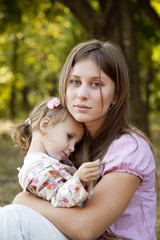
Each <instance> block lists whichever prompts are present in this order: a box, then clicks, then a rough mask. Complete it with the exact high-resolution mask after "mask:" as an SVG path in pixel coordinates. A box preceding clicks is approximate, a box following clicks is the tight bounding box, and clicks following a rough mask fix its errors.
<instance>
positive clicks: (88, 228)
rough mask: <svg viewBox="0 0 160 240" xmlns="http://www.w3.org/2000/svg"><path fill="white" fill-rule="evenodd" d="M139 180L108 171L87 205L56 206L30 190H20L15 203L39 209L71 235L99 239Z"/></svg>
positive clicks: (129, 196) (59, 227)
mask: <svg viewBox="0 0 160 240" xmlns="http://www.w3.org/2000/svg"><path fill="white" fill-rule="evenodd" d="M139 183H140V179H139V177H137V176H135V175H133V174H128V173H116V172H114V173H109V174H106V175H105V176H104V177H103V178H102V179H101V180H100V181H99V183H98V184H97V185H96V186H95V188H94V192H93V195H92V196H91V198H90V199H89V200H88V201H87V204H86V205H85V207H84V208H79V207H73V208H54V207H53V206H52V204H51V203H50V202H48V201H45V200H42V199H40V198H38V197H34V196H33V195H31V194H27V193H19V194H18V195H17V196H16V197H15V199H14V201H13V203H17V204H23V205H25V206H28V207H30V208H32V209H34V210H35V211H37V212H39V213H40V214H41V215H43V216H44V217H46V218H47V219H48V220H49V221H51V222H52V223H53V224H54V225H55V226H56V227H57V228H58V229H59V230H60V231H62V232H63V233H64V234H65V235H66V236H68V237H69V238H70V239H81V240H89V239H97V238H98V237H99V236H100V235H101V234H102V233H103V232H104V231H105V230H106V229H107V228H108V227H109V226H110V225H111V224H112V223H113V222H114V221H115V220H116V219H117V218H118V217H119V216H120V215H121V214H122V213H123V212H124V210H125V209H126V207H127V206H128V204H129V202H130V200H131V199H132V197H133V194H134V192H135V191H136V189H137V187H138V185H139ZM68 219H69V221H68ZM95 222H96V223H97V224H95Z"/></svg>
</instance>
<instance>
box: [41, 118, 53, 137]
mask: <svg viewBox="0 0 160 240" xmlns="http://www.w3.org/2000/svg"><path fill="white" fill-rule="evenodd" d="M50 124H51V119H50V118H49V117H44V118H42V120H41V122H40V130H41V131H42V133H44V134H45V133H48V129H49V126H50Z"/></svg>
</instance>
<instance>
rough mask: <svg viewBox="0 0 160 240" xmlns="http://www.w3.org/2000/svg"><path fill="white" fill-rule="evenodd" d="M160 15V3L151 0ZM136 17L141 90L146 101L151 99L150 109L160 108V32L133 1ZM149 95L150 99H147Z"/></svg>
mask: <svg viewBox="0 0 160 240" xmlns="http://www.w3.org/2000/svg"><path fill="white" fill-rule="evenodd" d="M151 3H152V5H153V7H154V8H155V10H156V12H157V13H158V14H159V15H160V4H159V3H158V1H155V0H152V1H151ZM133 8H134V12H135V15H134V18H135V23H136V29H137V39H138V53H139V62H140V69H139V70H140V76H141V80H142V81H141V91H142V96H143V99H144V101H146V100H147V101H149V106H148V107H149V111H159V110H160V71H159V69H160V61H159V59H160V44H159V42H160V32H159V31H158V30H156V29H155V28H154V26H153V24H152V23H151V21H150V19H149V18H148V16H147V15H146V14H145V13H144V12H143V11H142V10H140V8H139V6H138V4H137V1H133ZM147 96H148V97H149V99H146V98H147Z"/></svg>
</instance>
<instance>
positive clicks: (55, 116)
mask: <svg viewBox="0 0 160 240" xmlns="http://www.w3.org/2000/svg"><path fill="white" fill-rule="evenodd" d="M52 99H53V98H48V99H45V100H43V101H42V102H40V103H39V104H37V105H35V107H34V108H33V110H32V111H31V113H30V114H29V118H28V119H27V121H25V122H24V123H22V124H20V125H18V126H16V127H15V128H14V133H13V140H14V143H15V146H16V147H18V148H20V149H21V151H22V152H23V153H25V154H26V153H27V151H28V149H29V146H30V143H31V140H32V132H33V131H37V130H38V131H39V130H40V122H41V120H42V119H43V118H44V117H49V118H50V119H51V122H52V124H54V125H56V123H58V122H63V121H65V120H66V119H67V118H68V117H72V116H71V114H70V113H69V112H68V110H67V108H66V107H64V106H63V105H62V104H59V106H57V107H54V108H53V109H49V108H48V106H47V103H48V102H49V101H50V100H52ZM72 118H73V117H72Z"/></svg>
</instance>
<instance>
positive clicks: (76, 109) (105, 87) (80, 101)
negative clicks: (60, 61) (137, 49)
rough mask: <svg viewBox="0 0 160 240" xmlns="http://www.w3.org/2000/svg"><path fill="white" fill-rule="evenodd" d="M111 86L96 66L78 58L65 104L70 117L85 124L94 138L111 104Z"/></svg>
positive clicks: (110, 82)
mask: <svg viewBox="0 0 160 240" xmlns="http://www.w3.org/2000/svg"><path fill="white" fill-rule="evenodd" d="M114 98H115V83H114V82H113V81H112V79H111V78H109V77H108V75H106V74H105V73H104V72H103V71H102V70H100V69H99V67H98V66H97V64H96V63H95V62H94V61H92V60H90V59H82V60H80V61H79V62H77V63H76V64H75V65H74V67H73V68H72V70H71V72H70V75H69V78H68V82H67V89H66V104H67V107H68V110H69V111H70V113H71V114H72V116H73V117H74V118H75V119H76V120H77V121H79V122H83V123H85V125H86V127H87V129H88V131H89V133H90V134H91V136H94V134H95V133H96V131H97V130H98V128H99V127H100V126H101V124H102V123H103V121H104V119H105V117H106V115H107V112H108V109H109V107H110V105H111V104H114Z"/></svg>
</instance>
